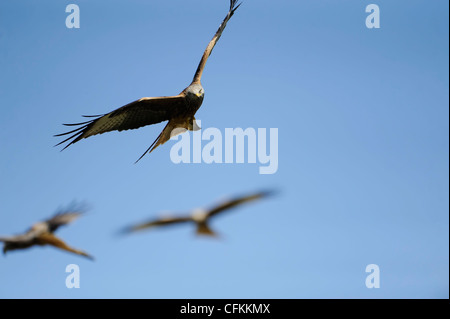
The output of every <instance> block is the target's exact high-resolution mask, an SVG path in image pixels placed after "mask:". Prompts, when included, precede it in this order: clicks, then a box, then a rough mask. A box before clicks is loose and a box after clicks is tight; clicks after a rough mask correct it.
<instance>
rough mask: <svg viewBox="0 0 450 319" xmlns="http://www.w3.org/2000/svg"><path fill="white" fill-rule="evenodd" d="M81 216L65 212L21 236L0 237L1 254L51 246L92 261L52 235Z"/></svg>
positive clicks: (39, 223)
mask: <svg viewBox="0 0 450 319" xmlns="http://www.w3.org/2000/svg"><path fill="white" fill-rule="evenodd" d="M81 214H82V212H81V211H79V210H71V209H68V210H65V211H60V212H58V213H56V214H55V215H54V216H53V217H52V218H50V219H47V220H44V221H41V222H37V223H35V224H33V225H32V226H31V228H30V229H29V230H28V231H27V232H25V233H24V234H21V235H16V236H9V237H0V242H3V244H4V245H3V254H6V252H7V251H9V250H16V249H26V248H29V247H32V246H35V245H39V246H45V245H51V246H54V247H56V248H59V249H63V250H65V251H68V252H71V253H74V254H77V255H81V256H84V257H87V258H89V259H94V258H93V257H92V256H90V255H88V254H87V253H85V252H84V251H82V250H79V249H75V248H72V247H70V246H68V245H67V244H66V243H65V242H64V241H62V240H61V239H60V238H58V237H56V236H55V235H54V234H53V233H54V232H55V231H56V230H57V229H58V228H59V227H60V226H63V225H66V224H69V223H71V222H73V221H74V220H75V219H77V218H78V217H79V216H80V215H81Z"/></svg>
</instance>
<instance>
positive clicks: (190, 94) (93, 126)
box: [55, 0, 241, 163]
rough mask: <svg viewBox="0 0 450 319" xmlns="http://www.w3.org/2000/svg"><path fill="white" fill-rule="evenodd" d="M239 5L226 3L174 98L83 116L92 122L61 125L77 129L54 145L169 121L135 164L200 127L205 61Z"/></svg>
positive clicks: (149, 99) (148, 100) (234, 0)
mask: <svg viewBox="0 0 450 319" xmlns="http://www.w3.org/2000/svg"><path fill="white" fill-rule="evenodd" d="M240 5H241V4H237V0H230V8H229V11H228V13H227V15H226V17H225V19H224V20H223V22H222V23H221V25H220V27H219V29H218V30H217V32H216V34H215V35H214V37H213V38H212V40H211V41H210V42H209V44H208V46H207V47H206V50H205V52H204V53H203V56H202V58H201V60H200V63H199V65H198V67H197V71H196V72H195V75H194V79H193V80H192V83H191V84H190V85H189V86H188V87H187V88H185V89H184V90H183V91H182V92H181V93H180V94H178V95H174V96H161V97H143V98H141V99H139V100H136V101H134V102H131V103H129V104H127V105H124V106H122V107H120V108H118V109H116V110H114V111H112V112H110V113H107V114H103V115H83V116H84V117H88V118H93V119H90V120H88V121H86V122H81V123H74V124H63V125H66V126H78V127H77V128H76V129H74V130H72V131H69V132H65V133H62V134H57V135H55V136H64V135H68V134H71V135H70V136H69V137H68V138H66V139H65V140H63V141H62V142H60V143H58V144H56V145H55V146H58V145H60V144H63V143H65V142H68V144H67V145H66V146H65V147H64V148H63V149H62V150H64V149H66V148H67V147H68V146H70V145H72V144H74V143H76V142H78V141H79V140H81V139H83V138H87V137H90V136H93V135H97V134H102V133H105V132H110V131H124V130H131V129H137V128H140V127H143V126H146V125H151V124H156V123H160V122H163V121H169V122H168V123H167V125H166V126H165V128H164V129H163V131H162V132H161V133H160V134H159V136H158V137H157V138H156V140H155V141H154V142H153V143H152V144H151V145H150V147H149V148H148V149H147V150H146V151H145V152H144V154H142V156H141V157H140V158H139V159H138V160H137V161H136V163H137V162H138V161H139V160H140V159H141V158H142V157H144V155H145V154H147V152H148V153H151V152H152V151H153V150H154V149H155V148H156V147H158V146H159V145H162V144H164V143H165V142H167V141H168V140H169V139H170V138H171V137H172V136H175V135H178V134H180V133H183V132H185V131H186V130H190V131H196V130H199V129H200V127H198V125H197V123H196V121H195V117H194V115H195V113H196V112H197V110H198V109H199V108H200V106H201V105H202V102H203V97H204V95H205V91H204V89H203V87H202V84H201V81H200V80H201V77H202V74H203V70H204V68H205V64H206V61H207V60H208V57H209V56H210V55H211V52H212V50H213V48H214V46H215V45H216V43H217V41H218V40H219V38H220V36H221V35H222V32H223V30H224V29H225V27H226V25H227V22H228V21H229V20H230V18H231V17H232V16H233V14H234V12H235V11H236V10H237V8H239V6H240Z"/></svg>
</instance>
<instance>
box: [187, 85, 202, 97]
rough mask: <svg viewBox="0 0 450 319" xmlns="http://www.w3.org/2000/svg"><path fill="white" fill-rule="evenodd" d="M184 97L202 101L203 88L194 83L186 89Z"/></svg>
mask: <svg viewBox="0 0 450 319" xmlns="http://www.w3.org/2000/svg"><path fill="white" fill-rule="evenodd" d="M186 95H187V97H188V98H189V99H192V100H201V101H203V97H204V96H205V91H204V90H203V87H202V85H201V84H199V83H194V84H191V85H189V86H188V87H187V89H186Z"/></svg>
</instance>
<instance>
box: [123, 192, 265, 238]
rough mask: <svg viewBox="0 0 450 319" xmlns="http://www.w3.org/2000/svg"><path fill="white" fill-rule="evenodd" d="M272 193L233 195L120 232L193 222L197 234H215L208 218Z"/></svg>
mask: <svg viewBox="0 0 450 319" xmlns="http://www.w3.org/2000/svg"><path fill="white" fill-rule="evenodd" d="M271 194H273V192H272V191H262V192H257V193H253V194H249V195H245V196H240V197H235V198H233V199H230V200H227V201H224V202H222V203H220V204H219V205H216V206H214V207H212V208H210V209H195V210H193V211H192V212H191V214H189V215H185V216H179V217H166V218H160V219H155V220H150V221H148V222H144V223H141V224H137V225H134V226H130V227H126V228H125V229H123V230H122V233H130V232H135V231H139V230H143V229H147V228H152V227H157V226H167V225H174V224H184V223H194V224H195V225H196V227H197V230H196V233H197V234H198V235H208V236H216V233H215V232H214V231H213V230H211V228H210V227H209V225H208V223H209V220H210V218H212V217H214V216H216V215H217V214H219V213H222V212H224V211H227V210H229V209H231V208H235V207H236V206H239V205H241V204H244V203H247V202H251V201H255V200H257V199H261V198H264V197H267V196H269V195H271Z"/></svg>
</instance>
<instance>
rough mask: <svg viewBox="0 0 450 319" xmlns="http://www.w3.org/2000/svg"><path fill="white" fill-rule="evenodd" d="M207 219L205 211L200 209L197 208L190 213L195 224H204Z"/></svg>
mask: <svg viewBox="0 0 450 319" xmlns="http://www.w3.org/2000/svg"><path fill="white" fill-rule="evenodd" d="M207 217H208V214H207V211H206V210H204V209H202V208H197V209H194V210H193V211H192V219H193V220H194V221H195V222H197V223H200V222H204V221H205V220H206V219H207Z"/></svg>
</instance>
